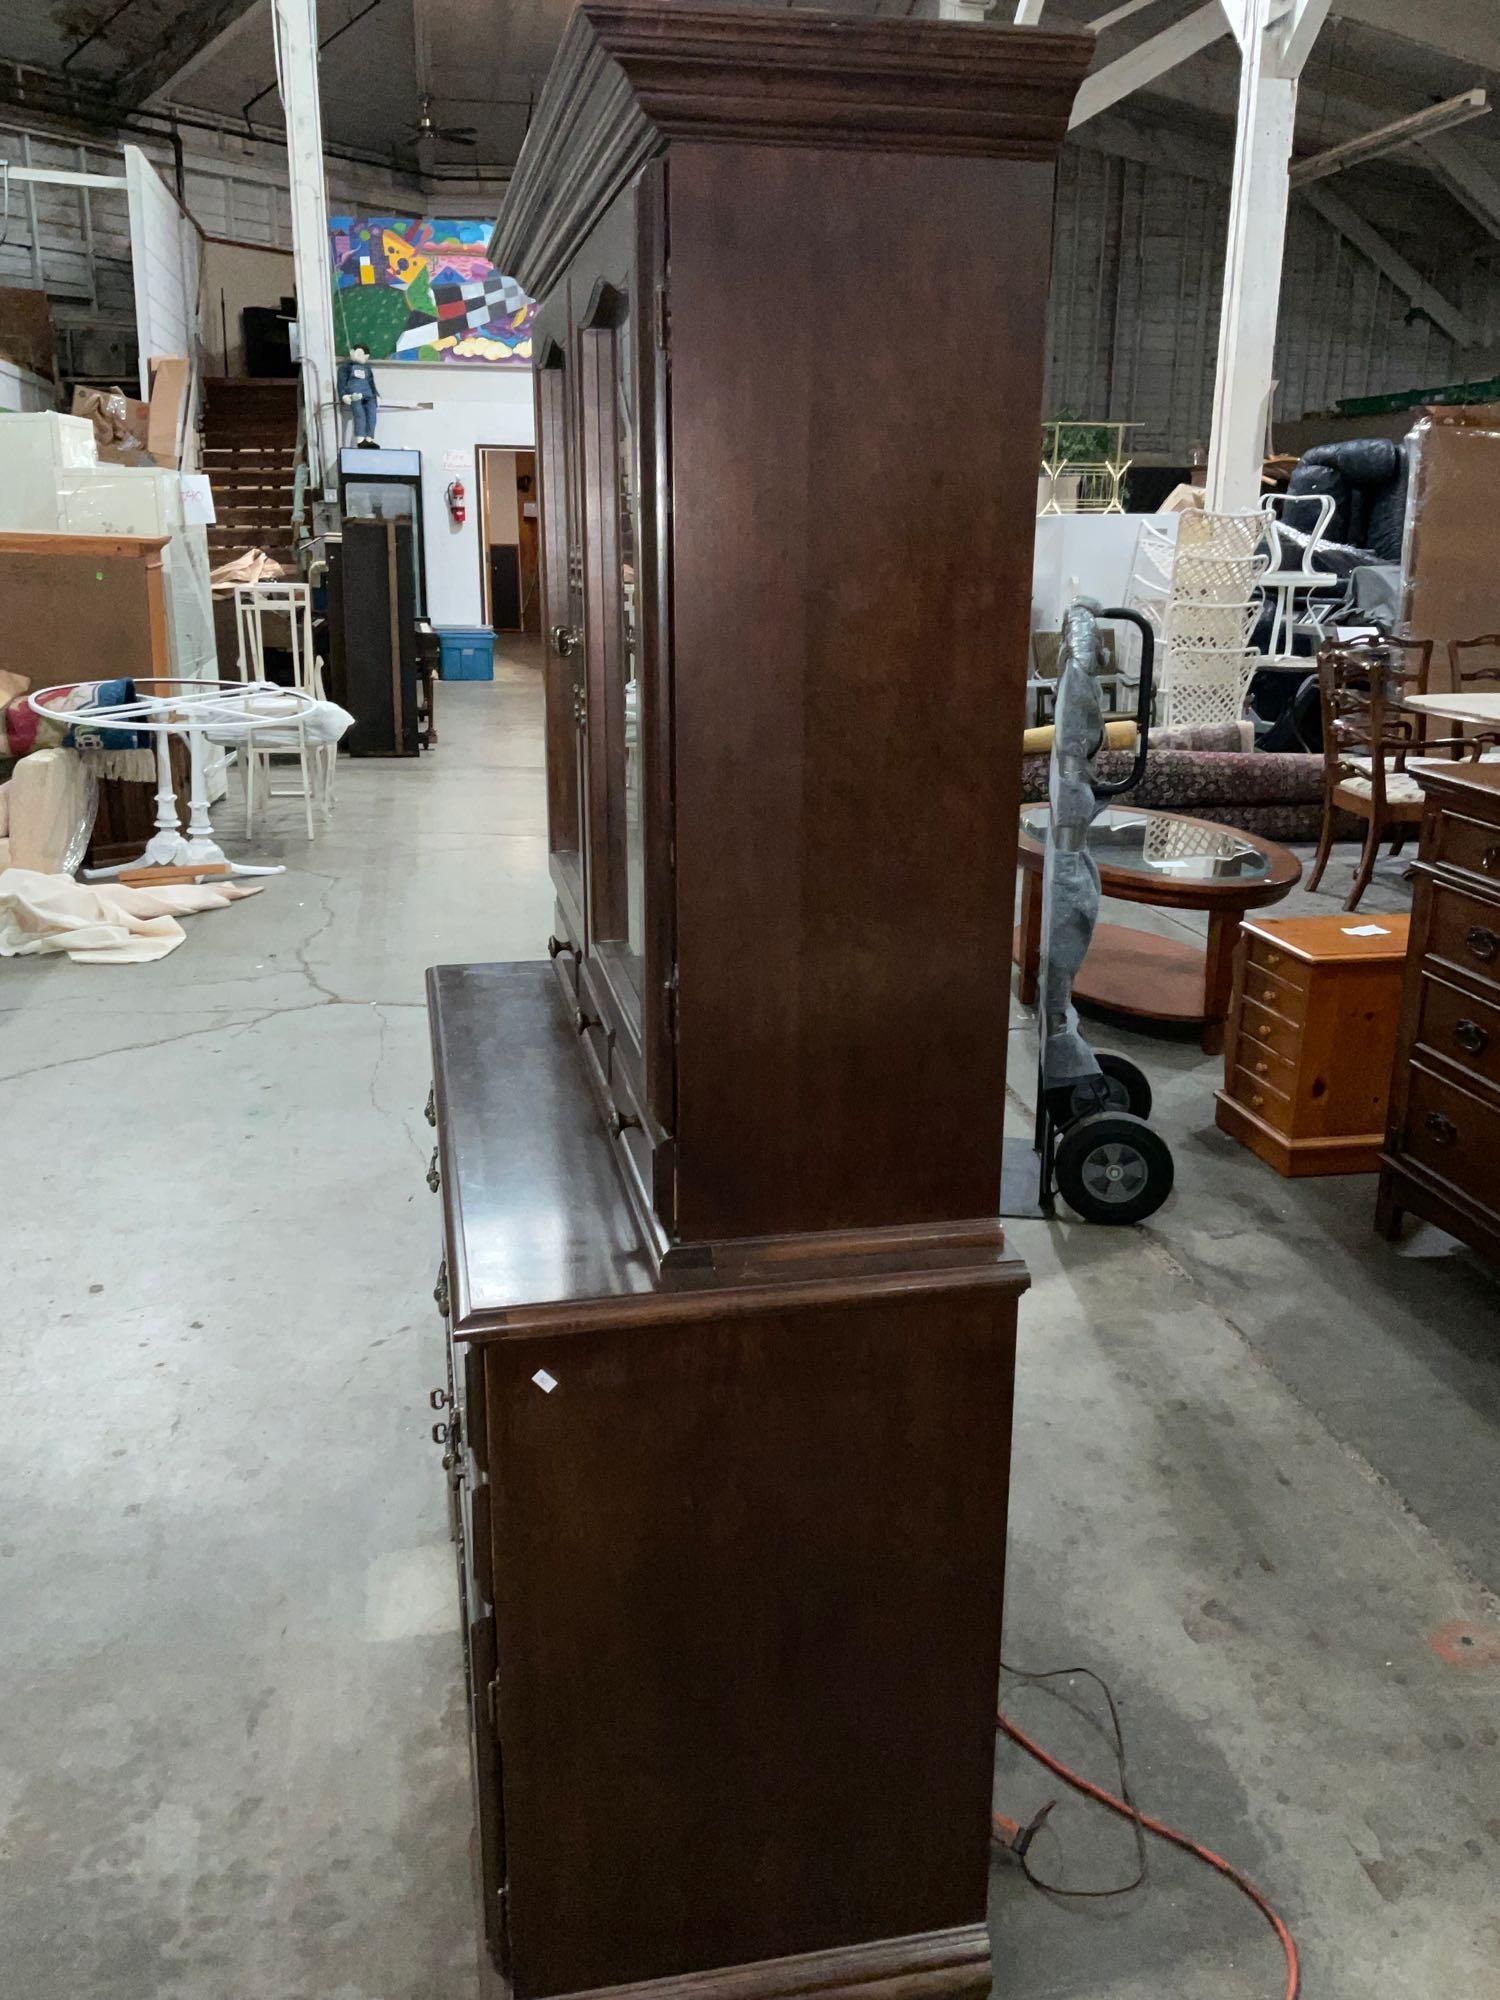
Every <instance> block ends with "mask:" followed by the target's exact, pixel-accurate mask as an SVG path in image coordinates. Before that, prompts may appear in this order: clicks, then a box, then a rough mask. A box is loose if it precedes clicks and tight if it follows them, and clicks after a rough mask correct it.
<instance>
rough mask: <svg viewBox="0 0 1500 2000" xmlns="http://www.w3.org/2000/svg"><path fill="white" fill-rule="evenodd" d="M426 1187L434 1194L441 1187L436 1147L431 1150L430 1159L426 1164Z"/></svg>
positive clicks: (441, 1179)
mask: <svg viewBox="0 0 1500 2000" xmlns="http://www.w3.org/2000/svg"><path fill="white" fill-rule="evenodd" d="M427 1185H428V1186H429V1187H430V1188H431V1189H432V1191H433V1193H434V1194H436V1193H437V1191H438V1189H439V1188H440V1187H441V1186H442V1185H443V1177H442V1175H441V1174H440V1173H439V1172H438V1149H437V1147H436V1146H434V1147H433V1149H432V1158H431V1159H430V1160H429V1161H428V1162H427Z"/></svg>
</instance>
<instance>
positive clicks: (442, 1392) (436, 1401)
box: [427, 1389, 453, 1410]
mask: <svg viewBox="0 0 1500 2000" xmlns="http://www.w3.org/2000/svg"><path fill="white" fill-rule="evenodd" d="M452 1401H453V1398H452V1397H451V1396H450V1395H449V1394H448V1391H447V1390H446V1389H429V1390H428V1391H427V1407H428V1409H429V1410H446V1409H447V1408H448V1407H449V1406H450V1404H451V1403H452Z"/></svg>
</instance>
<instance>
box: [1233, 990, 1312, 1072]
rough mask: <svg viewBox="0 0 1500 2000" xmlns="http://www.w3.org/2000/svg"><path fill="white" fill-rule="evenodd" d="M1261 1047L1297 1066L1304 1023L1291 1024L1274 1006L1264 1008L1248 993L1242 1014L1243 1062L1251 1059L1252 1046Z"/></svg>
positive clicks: (1293, 1022) (1241, 1039) (1240, 1054)
mask: <svg viewBox="0 0 1500 2000" xmlns="http://www.w3.org/2000/svg"><path fill="white" fill-rule="evenodd" d="M1257 1044H1258V1045H1260V1046H1262V1047H1265V1048H1268V1049H1270V1050H1271V1052H1272V1054H1273V1055H1278V1056H1281V1057H1282V1058H1283V1060H1284V1061H1286V1062H1289V1063H1295V1062H1296V1060H1297V1053H1298V1050H1299V1049H1300V1047H1301V1045H1302V1024H1301V1022H1300V1021H1295V1020H1291V1021H1289V1020H1288V1019H1287V1018H1286V1016H1285V1015H1284V1014H1279V1013H1277V1012H1275V1010H1274V1009H1272V1008H1270V1007H1262V1006H1261V1005H1259V1004H1258V1002H1256V1001H1254V1000H1252V999H1251V998H1250V995H1249V993H1248V992H1247V993H1246V995H1245V999H1244V1004H1243V1008H1242V1011H1241V1014H1240V1049H1239V1059H1240V1061H1241V1062H1242V1063H1243V1062H1246V1061H1248V1060H1249V1050H1250V1047H1251V1046H1252V1045H1257Z"/></svg>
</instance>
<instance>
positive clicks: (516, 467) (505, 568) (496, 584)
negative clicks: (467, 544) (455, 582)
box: [475, 444, 542, 633]
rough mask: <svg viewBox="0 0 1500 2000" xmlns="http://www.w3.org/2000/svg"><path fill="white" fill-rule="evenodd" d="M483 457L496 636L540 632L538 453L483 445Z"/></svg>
mask: <svg viewBox="0 0 1500 2000" xmlns="http://www.w3.org/2000/svg"><path fill="white" fill-rule="evenodd" d="M476 450H477V452H478V457H479V476H478V479H477V480H476V482H475V484H476V485H477V487H478V489H479V588H480V593H481V602H482V603H483V606H484V622H485V623H486V624H487V625H488V626H489V627H490V628H491V630H492V631H495V632H538V633H539V632H540V631H541V629H542V596H541V570H540V562H539V548H538V539H537V537H538V521H537V503H536V453H535V452H534V451H524V450H520V449H518V448H516V447H513V446H511V445H500V444H482V445H479V446H477V447H476Z"/></svg>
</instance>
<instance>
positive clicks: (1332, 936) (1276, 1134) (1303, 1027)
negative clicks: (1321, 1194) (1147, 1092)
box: [1215, 914, 1410, 1176]
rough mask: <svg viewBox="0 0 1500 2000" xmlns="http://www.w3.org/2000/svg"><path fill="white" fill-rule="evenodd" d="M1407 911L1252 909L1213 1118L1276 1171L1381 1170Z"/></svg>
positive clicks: (1243, 934)
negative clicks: (1264, 912)
mask: <svg viewBox="0 0 1500 2000" xmlns="http://www.w3.org/2000/svg"><path fill="white" fill-rule="evenodd" d="M1409 922H1410V919H1409V918H1407V917H1405V916H1397V917H1390V916H1376V917H1359V916H1355V915H1352V914H1346V915H1343V916H1337V917H1247V918H1246V919H1245V921H1244V923H1243V924H1242V926H1241V936H1240V942H1239V946H1238V948H1237V952H1236V959H1235V974H1234V1003H1233V1006H1232V1009H1231V1012H1230V1018H1229V1031H1228V1035H1227V1037H1226V1039H1225V1044H1224V1088H1223V1089H1222V1090H1221V1091H1219V1092H1218V1093H1217V1094H1216V1098H1215V1102H1216V1105H1217V1110H1216V1112H1215V1123H1216V1124H1217V1125H1218V1127H1219V1129H1220V1131H1222V1132H1228V1133H1229V1134H1230V1136H1231V1137H1232V1138H1235V1139H1238V1140H1239V1141H1240V1143H1241V1144H1242V1145H1245V1146H1248V1147H1249V1148H1250V1150H1251V1152H1252V1153H1256V1154H1258V1155H1259V1157H1260V1158H1261V1159H1263V1160H1265V1161H1266V1162H1267V1164H1268V1165H1270V1166H1273V1167H1274V1168H1275V1169H1276V1171H1277V1173H1279V1174H1287V1175H1291V1176H1297V1175H1302V1174H1361V1173H1374V1172H1375V1170H1376V1168H1377V1167H1378V1166H1379V1165H1380V1153H1381V1149H1382V1147H1383V1146H1384V1144H1385V1123H1386V1103H1387V1098H1388V1095H1389V1086H1390V1075H1391V1062H1392V1058H1393V1056H1394V1054H1395V1048H1396V1021H1397V1016H1398V1015H1399V1013H1400V1008H1401V979H1402V969H1403V967H1404V965H1405V962H1406V938H1407V930H1408V926H1409Z"/></svg>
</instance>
